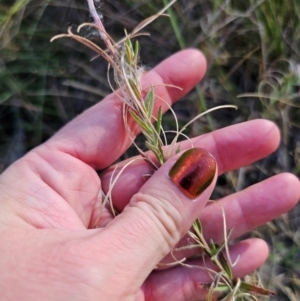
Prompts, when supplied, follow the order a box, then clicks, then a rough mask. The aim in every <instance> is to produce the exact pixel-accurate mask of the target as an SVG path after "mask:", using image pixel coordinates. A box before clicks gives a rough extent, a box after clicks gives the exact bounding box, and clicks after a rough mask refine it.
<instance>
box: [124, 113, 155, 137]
mask: <svg viewBox="0 0 300 301" xmlns="http://www.w3.org/2000/svg"><path fill="white" fill-rule="evenodd" d="M129 112H130V115H131V117H132V119H133V120H134V121H135V122H136V123H137V124H138V125H139V126H140V127H141V128H142V130H144V131H145V132H146V133H147V134H149V135H153V132H152V129H151V127H149V126H148V124H147V123H146V122H145V121H143V120H142V119H141V118H140V117H139V116H138V115H137V114H136V113H135V112H134V111H132V110H130V111H129Z"/></svg>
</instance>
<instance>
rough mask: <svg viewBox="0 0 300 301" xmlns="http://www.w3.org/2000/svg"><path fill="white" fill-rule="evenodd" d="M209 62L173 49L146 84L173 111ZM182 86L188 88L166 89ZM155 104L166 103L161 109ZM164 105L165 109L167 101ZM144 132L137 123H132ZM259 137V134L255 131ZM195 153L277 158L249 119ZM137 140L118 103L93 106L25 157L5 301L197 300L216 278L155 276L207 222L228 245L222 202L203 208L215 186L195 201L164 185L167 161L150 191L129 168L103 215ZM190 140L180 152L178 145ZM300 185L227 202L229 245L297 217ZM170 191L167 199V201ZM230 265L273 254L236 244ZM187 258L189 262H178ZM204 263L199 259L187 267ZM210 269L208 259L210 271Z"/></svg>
mask: <svg viewBox="0 0 300 301" xmlns="http://www.w3.org/2000/svg"><path fill="white" fill-rule="evenodd" d="M204 72H205V60H204V58H203V56H202V55H201V54H200V53H199V52H197V51H195V50H187V51H184V52H181V53H178V54H176V55H174V56H172V57H171V58H169V59H167V60H166V61H165V62H163V63H162V64H160V65H159V66H157V67H156V68H155V69H154V70H152V71H151V72H149V73H148V74H146V75H145V76H144V78H143V82H144V86H145V87H148V86H149V84H150V83H151V84H152V85H153V86H156V89H155V91H156V94H157V95H159V96H160V97H161V98H163V99H164V100H166V101H167V102H168V103H169V104H171V103H172V102H174V101H176V100H178V99H179V98H181V97H182V96H183V95H184V94H186V93H187V92H188V91H189V90H190V89H191V88H193V87H194V85H195V84H196V83H197V82H198V81H199V80H200V79H201V78H202V76H203V74H204ZM163 83H165V84H172V85H175V86H179V87H182V89H183V90H182V91H179V90H177V89H173V88H168V87H166V86H163V85H162V84H163ZM157 102H158V103H159V100H158V101H157ZM159 105H162V106H163V107H164V109H165V110H166V109H167V108H166V105H164V104H162V103H161V104H157V107H158V106H159ZM130 126H131V128H132V129H133V130H134V131H137V129H136V127H135V126H134V124H133V122H131V124H130ZM258 132H259V133H260V135H257V133H258ZM193 141H194V145H195V147H201V148H205V149H206V150H208V151H209V152H210V153H211V154H213V156H214V157H215V158H216V162H217V165H218V173H219V174H222V173H224V172H226V171H229V170H233V169H236V168H239V167H241V166H245V165H247V164H250V163H252V162H254V161H256V160H258V159H260V158H262V157H264V156H266V155H268V154H269V153H271V152H272V151H274V150H275V148H276V147H277V145H278V142H279V133H278V129H277V128H276V126H275V125H273V124H272V123H271V122H268V121H264V120H256V121H251V122H247V123H243V124H239V125H235V126H231V127H228V128H225V129H222V130H218V131H215V132H213V133H210V134H207V135H204V136H202V137H198V138H195V139H194V140H193ZM130 144H131V141H130V139H129V138H128V136H127V134H126V131H125V129H124V126H123V120H122V104H121V103H120V102H119V100H118V99H117V98H116V97H115V96H113V95H111V96H108V97H107V98H106V99H104V100H103V101H102V102H100V103H99V104H97V105H95V106H94V107H93V108H91V109H89V110H87V111H86V112H84V113H83V114H81V115H80V116H79V117H77V118H76V119H74V120H73V121H72V122H70V123H69V124H68V125H67V126H66V127H64V128H63V129H62V130H61V131H59V132H58V133H57V134H56V135H55V136H54V137H53V138H51V139H50V140H49V141H47V142H46V143H44V144H43V145H41V146H39V147H37V148H36V149H34V150H33V151H31V152H29V153H28V154H27V155H26V156H24V157H23V158H22V159H20V160H18V161H17V162H15V163H14V164H13V165H12V166H10V167H9V168H8V169H7V170H6V171H5V172H4V173H3V174H2V175H1V177H0V189H1V190H0V191H1V196H0V200H1V203H0V254H1V259H2V260H1V261H0V270H1V275H0V292H1V300H5V301H16V300H22V301H35V300H47V301H51V300H53V301H54V300H55V301H59V300H62V301H66V300H72V301H76V300H80V301H83V300H89V301H92V300H97V301H98V300H101V301H108V300H134V301H141V300H145V301H152V300H155V301H159V300H199V299H203V298H204V296H205V293H206V290H205V287H203V286H202V285H201V283H206V282H210V281H211V278H210V277H209V275H208V274H207V273H206V272H205V271H204V270H202V269H187V268H185V267H183V266H177V267H175V268H172V269H167V270H163V271H155V272H152V271H153V269H154V268H155V267H156V266H157V264H158V263H159V262H160V261H161V260H162V259H163V258H164V257H165V256H166V255H167V254H168V253H170V251H171V250H172V249H173V248H174V247H175V246H176V244H177V243H178V241H179V240H180V239H181V238H182V237H184V235H185V233H186V232H187V231H188V229H189V227H190V226H191V224H192V222H193V221H194V220H195V218H196V217H197V216H200V218H201V221H202V224H203V227H204V230H205V236H206V237H211V238H213V239H214V241H220V240H222V237H223V229H222V227H216V225H221V224H222V217H221V214H220V210H219V209H218V210H216V206H217V205H214V204H212V205H209V206H207V207H205V204H206V202H207V201H208V199H209V196H210V194H211V191H212V189H213V186H214V183H215V180H216V177H215V179H214V182H213V183H212V184H211V185H210V186H209V187H208V188H207V189H206V190H205V191H204V192H203V193H202V194H201V195H200V196H199V197H198V198H197V199H196V200H191V199H189V198H188V197H186V196H185V195H184V194H182V193H181V192H180V190H179V189H178V188H177V187H176V186H175V185H174V184H173V183H172V182H171V180H170V179H169V177H168V176H167V175H168V172H169V170H170V168H171V166H172V165H173V164H174V162H175V161H176V158H171V159H170V160H169V161H168V162H167V163H166V164H165V165H163V166H162V167H161V168H160V169H159V170H158V171H157V172H155V174H154V175H153V176H152V177H151V178H150V179H149V180H148V181H147V182H146V183H144V180H143V175H145V174H147V173H148V172H149V166H148V165H147V164H145V163H143V162H142V161H140V162H137V163H135V164H133V165H130V166H129V167H128V168H127V169H126V170H125V171H124V173H123V174H122V175H121V177H120V179H119V181H118V182H117V184H116V186H115V188H114V191H113V198H114V206H115V207H116V208H117V209H118V210H120V211H121V214H120V215H118V216H117V217H116V218H115V219H112V217H111V216H110V215H109V212H108V211H105V210H103V212H102V216H101V219H100V223H99V225H98V226H99V228H97V229H92V226H93V225H94V224H95V222H96V221H97V220H98V215H99V213H100V212H99V208H100V207H99V199H101V191H102V189H103V190H104V191H107V188H108V183H109V177H110V175H111V171H110V170H107V171H106V172H103V173H102V174H101V176H100V179H99V176H98V175H97V173H96V171H95V170H99V169H105V168H107V167H109V166H110V165H111V164H112V163H113V162H114V161H115V160H116V159H117V158H118V157H119V156H120V155H121V154H122V153H123V152H124V151H125V150H126V149H127V148H128V147H129V145H130ZM188 147H189V144H182V147H181V149H182V150H183V149H184V148H188ZM299 188H300V187H299V181H298V179H297V178H296V177H294V176H293V175H290V174H281V175H277V176H275V177H272V178H270V179H268V180H266V181H264V182H261V183H259V184H256V185H254V186H252V187H250V188H248V189H246V190H244V191H241V192H238V193H235V194H233V195H230V196H227V197H225V198H223V199H222V200H219V203H221V204H222V206H223V208H224V210H225V213H226V217H227V222H228V228H233V229H234V230H233V234H232V237H238V236H239V235H242V234H243V233H245V232H247V231H249V230H250V229H252V228H254V227H257V226H259V225H261V224H264V223H266V222H267V221H269V220H271V219H273V218H275V217H276V216H278V215H280V214H281V213H283V212H286V211H287V210H289V209H291V208H292V207H293V206H294V205H295V204H296V203H297V201H298V199H299V191H300V189H299ZM162 192H163V193H162ZM230 253H231V256H232V260H233V261H234V260H235V259H236V258H237V257H238V256H240V259H239V261H238V262H237V265H236V266H235V267H234V268H233V272H234V275H235V277H241V276H243V275H245V274H248V273H249V272H251V271H252V270H254V269H256V268H258V267H259V266H260V265H261V264H262V263H263V262H264V261H265V259H266V257H267V255H268V248H267V246H266V244H265V243H264V242H263V241H261V240H259V239H250V240H246V241H242V242H240V243H237V244H235V245H233V246H231V248H230ZM180 255H181V256H186V255H188V254H180ZM188 263H191V264H193V265H198V266H199V265H201V263H200V261H199V262H198V261H196V260H193V261H192V262H189V261H188ZM207 264H208V263H207Z"/></svg>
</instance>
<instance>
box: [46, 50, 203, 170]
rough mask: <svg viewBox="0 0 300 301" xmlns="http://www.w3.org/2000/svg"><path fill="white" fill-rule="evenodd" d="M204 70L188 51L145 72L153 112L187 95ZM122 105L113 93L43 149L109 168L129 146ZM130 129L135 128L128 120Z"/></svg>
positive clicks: (194, 53)
mask: <svg viewBox="0 0 300 301" xmlns="http://www.w3.org/2000/svg"><path fill="white" fill-rule="evenodd" d="M205 70H206V61H205V58H204V56H203V54H202V53H200V52H199V51H197V50H194V49H189V50H185V51H181V52H179V53H177V54H175V55H173V56H171V57H170V58H168V59H166V60H165V61H163V62H162V63H161V64H159V65H158V66H157V67H155V68H154V69H153V70H151V71H150V72H148V73H146V74H145V75H144V77H143V79H142V86H143V88H144V89H147V88H149V87H150V86H154V87H155V94H156V101H155V109H154V111H155V112H156V111H157V110H158V108H159V107H160V106H161V107H162V110H163V111H164V112H165V111H167V109H168V105H172V103H174V102H175V101H177V100H178V99H180V98H181V97H183V96H184V95H186V94H187V93H188V92H189V91H190V90H191V89H192V88H193V87H194V86H195V85H196V84H197V83H198V82H199V81H200V80H201V79H202V77H203V76H204V73H205ZM166 85H168V86H166ZM170 85H172V86H176V87H179V88H180V89H176V88H172V87H170ZM161 99H163V100H164V101H165V102H166V103H167V104H168V105H167V104H166V103H164V102H163V101H162V100H161ZM122 106H123V104H122V101H121V100H120V99H119V98H118V97H117V96H116V94H111V95H109V96H108V97H106V98H105V99H103V101H101V102H100V103H98V104H97V105H95V106H93V107H92V108H90V109H88V110H87V111H85V112H84V113H82V114H81V115H80V116H78V117H77V118H76V119H74V120H73V121H72V122H70V123H69V124H68V125H67V126H65V127H64V128H63V129H62V130H60V131H59V132H58V133H57V134H56V135H55V136H53V137H52V138H51V139H50V140H49V141H48V142H47V143H46V145H45V146H50V148H51V149H53V148H54V149H59V150H60V151H62V152H64V153H67V154H69V155H72V156H74V157H76V158H78V159H80V160H81V161H83V162H85V163H87V164H89V165H90V166H92V167H94V168H96V169H103V168H105V167H107V166H109V165H111V164H112V163H113V162H114V161H115V160H116V159H118V158H119V157H120V156H121V155H122V154H123V153H124V152H125V151H126V150H127V149H128V147H129V146H130V145H131V143H132V141H131V139H130V138H129V136H128V135H127V133H126V129H125V127H124V123H123V115H122V114H123V112H122ZM129 127H130V128H131V129H132V128H133V127H134V126H133V122H130V120H129ZM135 133H136V131H135Z"/></svg>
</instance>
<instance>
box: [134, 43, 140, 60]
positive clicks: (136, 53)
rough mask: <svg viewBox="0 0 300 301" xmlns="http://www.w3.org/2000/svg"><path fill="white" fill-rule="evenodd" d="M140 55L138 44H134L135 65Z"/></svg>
mask: <svg viewBox="0 0 300 301" xmlns="http://www.w3.org/2000/svg"><path fill="white" fill-rule="evenodd" d="M139 53H140V43H139V41H136V42H135V49H134V61H135V62H136V63H137V60H138V58H139Z"/></svg>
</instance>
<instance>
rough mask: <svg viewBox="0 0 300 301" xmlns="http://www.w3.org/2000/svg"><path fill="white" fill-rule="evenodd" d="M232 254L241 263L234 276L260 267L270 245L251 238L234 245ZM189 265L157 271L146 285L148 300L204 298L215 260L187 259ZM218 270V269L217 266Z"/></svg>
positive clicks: (191, 299)
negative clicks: (209, 270)
mask: <svg viewBox="0 0 300 301" xmlns="http://www.w3.org/2000/svg"><path fill="white" fill-rule="evenodd" d="M230 256H231V259H232V261H233V262H235V261H236V260H237V259H238V261H237V264H236V265H235V266H234V267H233V268H232V271H233V275H234V278H237V277H243V276H245V275H248V274H249V273H251V272H252V271H254V270H255V269H257V268H258V267H260V266H261V265H262V264H263V263H264V261H265V260H266V258H267V256H268V247H267V245H266V243H265V242H264V241H262V240H260V239H248V240H245V241H242V242H239V243H238V244H236V245H234V246H231V247H230ZM186 264H187V265H189V267H184V266H180V265H179V266H177V267H176V268H173V269H168V270H164V271H159V272H154V273H152V274H151V275H150V277H149V278H148V279H147V281H146V282H145V284H144V287H143V289H144V294H145V300H146V301H154V300H155V301H163V300H173V301H181V300H186V301H197V300H204V299H205V297H206V294H207V292H208V289H207V287H206V286H205V284H208V285H209V284H210V283H211V282H212V280H213V275H212V274H209V273H208V272H207V269H206V268H209V269H212V268H214V267H213V265H212V263H211V262H209V261H206V262H205V263H203V261H202V259H201V260H193V261H188V262H186ZM214 269H215V268H214Z"/></svg>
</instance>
